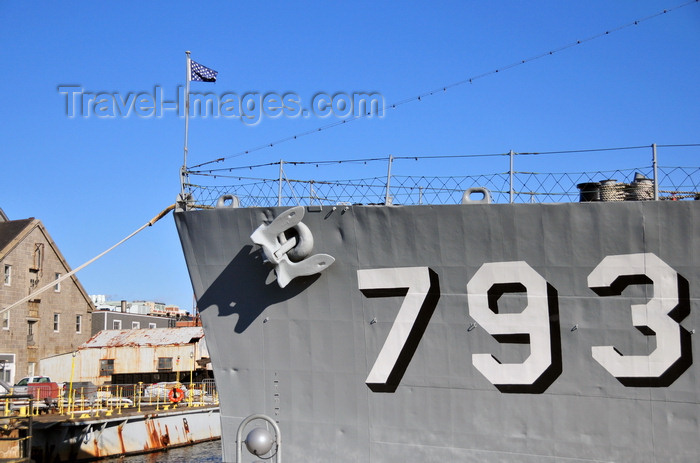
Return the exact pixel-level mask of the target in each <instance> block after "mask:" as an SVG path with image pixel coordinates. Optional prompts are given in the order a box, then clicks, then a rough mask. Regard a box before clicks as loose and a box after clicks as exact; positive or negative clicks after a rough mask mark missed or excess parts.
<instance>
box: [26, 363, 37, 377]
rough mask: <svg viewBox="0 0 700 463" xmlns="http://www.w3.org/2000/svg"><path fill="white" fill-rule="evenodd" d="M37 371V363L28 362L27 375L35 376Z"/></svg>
mask: <svg viewBox="0 0 700 463" xmlns="http://www.w3.org/2000/svg"><path fill="white" fill-rule="evenodd" d="M35 373H36V363H35V362H29V363H28V364H27V376H34V375H35Z"/></svg>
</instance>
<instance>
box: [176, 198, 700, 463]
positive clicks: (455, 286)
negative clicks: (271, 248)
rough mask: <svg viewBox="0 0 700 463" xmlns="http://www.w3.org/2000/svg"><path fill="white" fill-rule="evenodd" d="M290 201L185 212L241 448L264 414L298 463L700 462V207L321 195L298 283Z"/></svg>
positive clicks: (188, 242)
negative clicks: (273, 254)
mask: <svg viewBox="0 0 700 463" xmlns="http://www.w3.org/2000/svg"><path fill="white" fill-rule="evenodd" d="M286 210H287V208H230V207H222V208H216V209H213V210H202V211H186V212H177V213H176V214H175V222H176V225H177V229H178V232H179V235H180V239H181V242H182V246H183V250H184V254H185V259H186V262H187V266H188V269H189V273H190V277H191V280H192V284H193V288H194V291H195V294H196V298H197V302H198V307H199V309H200V311H201V315H202V322H203V325H204V329H205V333H206V337H207V345H208V347H209V350H210V352H211V355H212V362H213V367H214V371H215V377H216V382H217V387H218V390H219V392H220V394H221V398H220V399H221V417H222V418H221V419H222V434H223V442H224V459H225V461H235V455H236V450H235V445H236V443H235V435H236V431H237V428H238V426H239V424H240V423H241V421H242V420H243V419H244V418H245V417H247V416H249V415H251V414H255V413H263V414H266V415H269V416H270V417H272V418H273V419H274V420H276V421H277V422H278V423H279V427H280V430H281V437H282V442H283V444H282V447H281V455H282V456H283V458H284V459H285V461H291V462H324V463H325V462H331V461H332V462H358V463H359V462H361V463H366V462H373V463H377V462H392V463H393V462H404V461H414V462H447V461H455V462H456V461H459V462H489V463H490V462H524V463H540V462H549V461H551V462H591V461H596V462H600V461H605V462H635V463H647V462H664V463H666V462H697V461H698V458H699V457H698V455H700V422H699V421H700V387H699V386H700V378H699V374H700V368H698V366H697V365H696V363H697V362H698V360H699V359H700V352H699V351H698V349H699V347H698V345H699V343H698V342H697V340H696V339H695V338H694V336H693V334H692V333H693V332H694V330H695V329H696V328H700V323H699V322H700V319H699V318H698V303H699V301H700V299H699V297H700V296H699V294H700V293H699V292H698V291H700V266H699V263H700V251H699V249H700V233H698V231H697V230H696V228H695V227H696V226H697V225H698V224H700V202H697V201H678V202H671V201H661V202H653V201H649V202H620V203H581V204H579V203H571V204H517V205H514V204H504V205H487V204H470V205H442V206H406V207H384V206H348V207H345V206H338V207H337V208H329V207H324V208H323V209H320V208H318V207H317V208H313V207H311V208H310V207H306V208H305V211H304V216H303V220H302V222H303V223H304V224H305V225H306V226H307V227H308V230H309V231H310V233H311V235H313V239H314V247H313V253H316V254H320V253H322V254H323V255H328V256H332V257H333V258H334V262H333V263H332V264H331V265H329V266H328V267H327V268H326V269H325V270H323V271H321V272H320V273H317V274H313V275H309V276H302V277H298V278H295V279H292V280H291V281H290V282H289V283H288V284H287V285H286V286H285V287H284V288H282V287H280V284H279V281H278V280H279V279H280V277H279V273H278V272H279V269H277V272H276V271H275V269H274V268H273V267H272V266H271V265H270V263H269V262H265V260H266V259H265V255H264V253H263V252H262V251H261V248H260V246H259V245H257V244H254V242H253V241H252V239H251V234H253V232H254V231H255V230H256V229H257V228H258V227H259V226H260V225H261V224H269V223H270V222H272V220H273V219H274V218H275V217H278V216H280V214H283V213H284V212H285V211H286ZM326 263H327V262H326ZM248 457H249V458H247V459H246V458H244V461H253V460H255V458H254V457H253V455H250V454H248Z"/></svg>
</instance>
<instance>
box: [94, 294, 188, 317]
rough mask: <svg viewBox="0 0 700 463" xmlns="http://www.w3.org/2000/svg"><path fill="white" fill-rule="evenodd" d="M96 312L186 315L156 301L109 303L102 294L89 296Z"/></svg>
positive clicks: (168, 315) (173, 306)
mask: <svg viewBox="0 0 700 463" xmlns="http://www.w3.org/2000/svg"><path fill="white" fill-rule="evenodd" d="M90 298H91V299H92V302H93V303H94V304H95V306H96V308H97V310H115V311H120V312H124V313H133V314H142V315H160V316H166V317H177V316H178V315H179V316H181V317H182V316H185V315H188V313H187V312H186V311H185V310H182V309H180V307H178V306H176V305H172V304H169V305H168V304H165V303H163V302H156V301H133V302H128V301H124V300H122V301H110V300H107V296H105V295H104V294H93V295H91V296H90Z"/></svg>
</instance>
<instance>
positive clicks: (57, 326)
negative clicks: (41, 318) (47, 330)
mask: <svg viewBox="0 0 700 463" xmlns="http://www.w3.org/2000/svg"><path fill="white" fill-rule="evenodd" d="M59 331H61V314H58V313H54V314H53V332H54V333H58V332H59Z"/></svg>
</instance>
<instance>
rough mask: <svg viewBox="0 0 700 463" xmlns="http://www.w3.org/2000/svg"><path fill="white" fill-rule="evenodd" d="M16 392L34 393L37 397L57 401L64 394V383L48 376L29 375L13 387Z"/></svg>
mask: <svg viewBox="0 0 700 463" xmlns="http://www.w3.org/2000/svg"><path fill="white" fill-rule="evenodd" d="M13 392H14V393H15V394H32V395H33V396H34V398H35V399H38V400H47V401H51V402H55V401H57V400H58V399H59V398H60V397H62V396H63V393H64V391H63V383H56V382H54V381H51V378H49V377H48V376H27V377H25V378H22V379H20V380H19V381H18V382H17V384H15V386H14V388H13Z"/></svg>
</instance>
